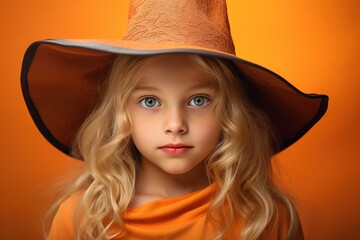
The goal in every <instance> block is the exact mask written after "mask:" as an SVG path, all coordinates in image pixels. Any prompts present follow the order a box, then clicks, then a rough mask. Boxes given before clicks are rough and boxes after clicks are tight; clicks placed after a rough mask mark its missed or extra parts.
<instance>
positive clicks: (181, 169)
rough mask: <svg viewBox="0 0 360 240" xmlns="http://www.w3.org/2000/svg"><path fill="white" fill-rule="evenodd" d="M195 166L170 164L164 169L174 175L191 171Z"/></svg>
mask: <svg viewBox="0 0 360 240" xmlns="http://www.w3.org/2000/svg"><path fill="white" fill-rule="evenodd" d="M192 169H193V168H191V167H183V166H169V167H166V168H163V171H165V172H167V173H168V174H173V175H181V174H186V173H188V172H190V171H191V170H192Z"/></svg>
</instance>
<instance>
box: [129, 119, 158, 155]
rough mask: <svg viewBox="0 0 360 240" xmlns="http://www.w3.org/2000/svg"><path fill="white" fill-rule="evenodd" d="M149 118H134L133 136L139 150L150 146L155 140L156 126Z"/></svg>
mask: <svg viewBox="0 0 360 240" xmlns="http://www.w3.org/2000/svg"><path fill="white" fill-rule="evenodd" d="M154 124H155V123H153V122H152V121H151V119H149V118H144V117H142V116H136V115H133V116H132V130H131V136H132V139H133V141H134V143H135V145H136V147H137V148H138V149H141V148H143V147H144V146H148V145H149V143H151V142H152V141H153V139H154V136H156V134H155V132H154V131H155V129H156V126H155V125H154Z"/></svg>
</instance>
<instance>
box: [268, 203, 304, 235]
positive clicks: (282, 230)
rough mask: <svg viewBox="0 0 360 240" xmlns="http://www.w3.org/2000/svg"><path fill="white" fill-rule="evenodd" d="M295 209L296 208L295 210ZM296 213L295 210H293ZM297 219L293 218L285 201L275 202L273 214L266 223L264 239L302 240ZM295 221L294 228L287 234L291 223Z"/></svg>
mask: <svg viewBox="0 0 360 240" xmlns="http://www.w3.org/2000/svg"><path fill="white" fill-rule="evenodd" d="M295 211H296V210H295ZM295 214H296V212H295ZM297 221H298V220H297V219H295V220H294V219H293V217H292V213H291V211H290V209H289V208H288V206H287V205H286V204H285V203H282V202H277V203H276V205H275V210H274V214H273V217H272V220H271V222H270V223H269V224H268V226H267V227H266V229H265V231H264V235H263V236H264V237H265V236H266V239H269V240H270V239H274V240H275V239H284V240H285V239H294V240H303V239H304V237H303V233H302V229H301V225H300V222H297ZM292 222H293V223H295V226H296V227H295V228H296V229H294V230H293V231H292V232H293V233H292V234H291V236H290V237H289V236H288V232H289V230H290V225H291V223H292ZM297 225H298V226H297Z"/></svg>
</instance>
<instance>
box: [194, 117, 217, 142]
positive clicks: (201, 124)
mask: <svg viewBox="0 0 360 240" xmlns="http://www.w3.org/2000/svg"><path fill="white" fill-rule="evenodd" d="M215 119H216V118H215V117H212V118H207V120H201V121H198V122H197V126H196V128H195V129H197V130H196V132H197V134H196V136H197V138H198V140H199V141H200V143H201V144H202V145H208V147H209V148H213V147H215V146H216V144H217V143H218V141H219V139H220V135H221V127H220V124H219V122H218V121H216V120H215Z"/></svg>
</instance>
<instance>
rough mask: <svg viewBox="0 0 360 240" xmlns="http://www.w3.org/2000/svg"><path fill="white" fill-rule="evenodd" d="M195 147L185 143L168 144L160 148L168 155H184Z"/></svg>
mask: <svg viewBox="0 0 360 240" xmlns="http://www.w3.org/2000/svg"><path fill="white" fill-rule="evenodd" d="M192 148H193V147H192V146H189V145H185V144H166V145H164V146H161V147H159V149H160V150H162V151H163V152H165V153H166V154H168V155H183V154H185V153H187V152H189V151H190V150H191V149H192Z"/></svg>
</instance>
